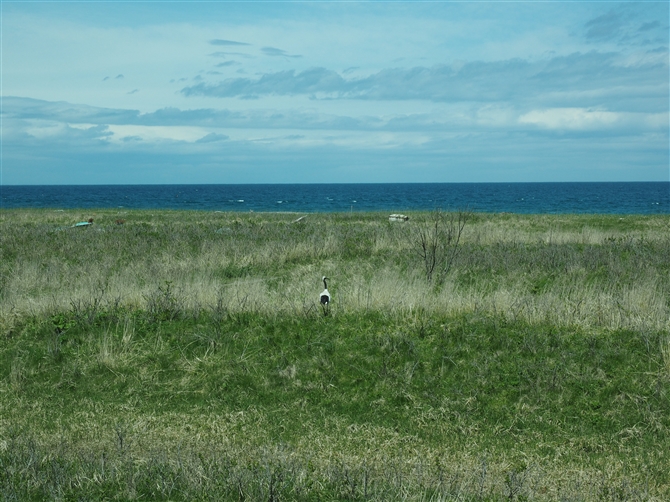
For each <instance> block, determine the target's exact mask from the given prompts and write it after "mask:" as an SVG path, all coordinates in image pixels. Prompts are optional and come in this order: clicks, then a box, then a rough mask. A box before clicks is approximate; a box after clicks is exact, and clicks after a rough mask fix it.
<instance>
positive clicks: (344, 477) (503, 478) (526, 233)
mask: <svg viewBox="0 0 670 502" xmlns="http://www.w3.org/2000/svg"><path fill="white" fill-rule="evenodd" d="M409 215H410V220H409V221H408V222H395V223H390V222H389V221H388V219H387V217H388V215H387V214H381V213H347V214H344V213H343V214H309V215H306V216H305V215H302V214H288V213H219V212H181V211H126V210H123V211H120V210H95V211H88V212H82V211H54V210H3V211H2V212H1V213H0V239H1V241H0V499H1V500H44V499H53V500H103V499H106V500H147V499H148V500H265V501H268V500H270V501H276V500H421V501H428V500H434V501H441V500H473V501H474V500H487V501H489V500H490V501H494V500H566V501H567V500H575V501H577V500H658V501H661V500H667V499H668V498H670V469H669V468H668V466H669V465H670V217H669V216H667V215H664V216H631V215H622V216H619V215H515V214H481V213H475V214H471V215H468V216H469V218H468V220H467V222H466V225H465V226H464V227H463V233H462V236H461V239H460V241H459V242H458V245H456V244H455V242H454V241H452V242H451V244H450V245H449V246H446V247H445V250H446V251H445V253H444V254H443V255H444V256H449V257H453V259H451V262H450V267H448V270H445V271H444V273H440V274H434V275H433V276H432V277H431V280H428V278H427V274H426V262H425V256H423V257H422V256H421V242H420V238H419V236H420V235H421V230H422V229H424V230H425V229H430V228H432V226H431V225H433V224H434V222H435V219H434V217H435V214H434V213H433V214H430V213H415V214H414V213H410V214H409ZM301 216H305V217H304V218H302V219H300V220H299V221H296V220H298V219H299V217H301ZM442 216H443V217H444V218H445V219H444V220H440V222H441V223H440V225H443V227H441V228H447V227H448V222H449V219H450V218H451V216H453V215H451V214H444V215H442ZM90 217H92V218H94V223H93V225H91V226H90V227H88V228H72V227H71V225H73V224H74V223H76V222H78V221H83V220H86V219H88V218H90ZM119 219H122V220H124V221H123V223H122V224H117V223H116V221H117V220H119ZM447 229H448V228H447ZM439 235H441V236H443V234H439ZM442 244H444V242H443V241H440V242H438V245H439V246H441V245H442ZM438 261H439V260H438ZM439 265H440V264H439V263H438V268H439ZM323 275H327V276H328V277H330V278H331V281H330V282H329V284H328V286H329V290H330V292H331V293H332V295H333V303H332V305H331V307H330V310H329V312H328V315H324V313H323V311H322V309H321V308H320V305H319V304H318V294H319V292H320V291H321V289H322V288H323V284H322V283H321V276H323Z"/></svg>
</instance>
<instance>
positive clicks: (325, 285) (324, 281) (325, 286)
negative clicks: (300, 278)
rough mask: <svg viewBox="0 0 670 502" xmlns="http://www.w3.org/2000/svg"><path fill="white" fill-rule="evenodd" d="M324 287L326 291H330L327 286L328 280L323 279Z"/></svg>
mask: <svg viewBox="0 0 670 502" xmlns="http://www.w3.org/2000/svg"><path fill="white" fill-rule="evenodd" d="M323 287H324V289H328V285H327V284H326V278H325V277H324V278H323Z"/></svg>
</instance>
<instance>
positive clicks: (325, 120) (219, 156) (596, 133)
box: [0, 0, 670, 185]
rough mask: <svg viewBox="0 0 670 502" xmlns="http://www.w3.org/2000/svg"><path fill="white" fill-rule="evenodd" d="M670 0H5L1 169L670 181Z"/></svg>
mask: <svg viewBox="0 0 670 502" xmlns="http://www.w3.org/2000/svg"><path fill="white" fill-rule="evenodd" d="M669 5H670V4H669V2H668V1H667V0H663V1H639V2H633V3H619V2H607V1H592V2H586V1H577V2H571V1H553V2H552V1H523V2H521V1H519V2H516V1H366V2H356V1H294V2H283V1H262V2H254V1H243V2H241V1H240V2H238V1H216V0H213V1H169V2H166V1H69V2H59V1H49V0H46V1H36V2H31V1H27V0H22V1H7V0H2V2H1V3H0V10H1V24H2V33H1V63H0V64H1V81H0V96H1V97H2V102H1V104H2V109H1V121H2V123H1V131H0V132H1V138H2V150H1V160H2V163H1V166H0V183H1V184H4V185H16V184H19V185H21V184H37V185H45V184H171V183H180V184H181V183H391V182H543V181H550V182H560V181H670V172H669V169H670V168H669V128H670V127H669V115H668V109H669V101H670V88H669V82H668V78H669V74H670V69H669V63H668V45H669V40H668V38H669V28H668V25H669V20H670V15H669Z"/></svg>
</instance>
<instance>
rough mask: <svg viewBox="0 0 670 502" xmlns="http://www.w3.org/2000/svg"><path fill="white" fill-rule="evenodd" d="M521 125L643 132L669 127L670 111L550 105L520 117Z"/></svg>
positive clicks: (571, 129) (560, 128)
mask: <svg viewBox="0 0 670 502" xmlns="http://www.w3.org/2000/svg"><path fill="white" fill-rule="evenodd" d="M519 123H520V124H531V125H535V126H538V127H541V128H545V129H554V130H565V131H594V130H608V129H614V128H620V129H622V130H628V131H627V132H629V130H630V129H632V128H634V129H637V130H640V131H643V130H649V129H665V130H666V131H667V127H668V113H667V112H666V113H626V112H611V111H606V110H590V109H587V108H549V109H544V110H532V111H530V112H528V113H525V114H523V115H521V116H520V117H519Z"/></svg>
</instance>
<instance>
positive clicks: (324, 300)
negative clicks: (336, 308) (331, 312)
mask: <svg viewBox="0 0 670 502" xmlns="http://www.w3.org/2000/svg"><path fill="white" fill-rule="evenodd" d="M326 279H328V277H326V276H325V275H324V276H323V277H322V278H321V280H322V281H323V291H321V295H319V301H320V302H321V306H322V307H323V313H324V315H325V314H327V313H328V308H329V307H330V291H328V284H326Z"/></svg>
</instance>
